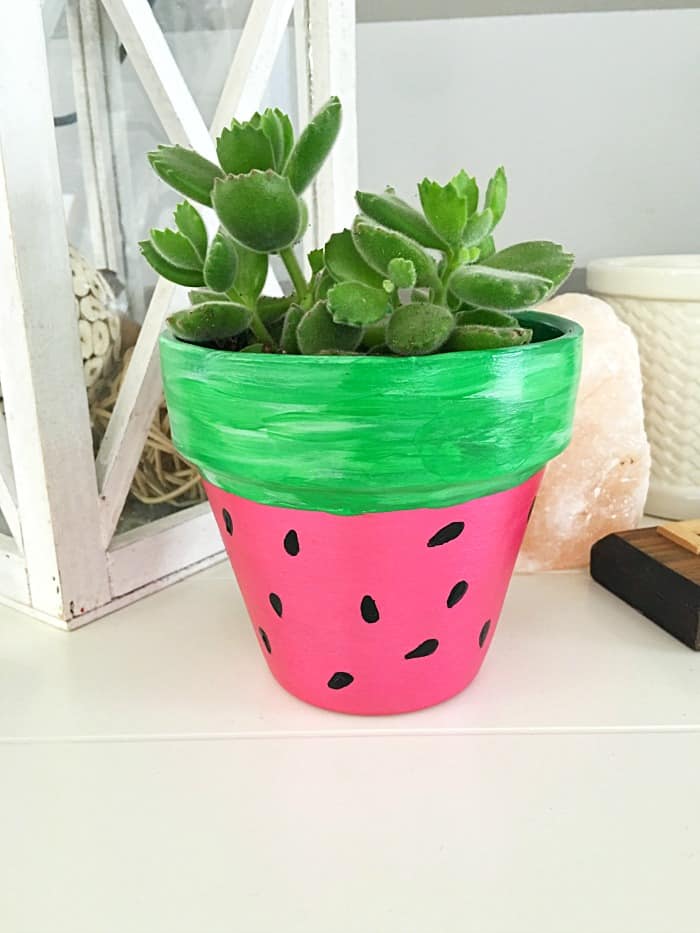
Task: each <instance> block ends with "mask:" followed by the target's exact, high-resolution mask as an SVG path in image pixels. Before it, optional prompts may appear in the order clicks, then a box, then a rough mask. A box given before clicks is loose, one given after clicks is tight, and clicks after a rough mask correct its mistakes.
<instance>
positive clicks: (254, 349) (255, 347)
mask: <svg viewBox="0 0 700 933" xmlns="http://www.w3.org/2000/svg"><path fill="white" fill-rule="evenodd" d="M238 352H239V353H264V352H265V345H264V344H262V343H249V344H248V346H247V347H243V349H242V350H239V351H238Z"/></svg>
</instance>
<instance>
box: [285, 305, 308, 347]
mask: <svg viewBox="0 0 700 933" xmlns="http://www.w3.org/2000/svg"><path fill="white" fill-rule="evenodd" d="M304 313H305V312H304V309H303V308H300V307H299V305H292V306H291V307H290V309H289V311H287V313H286V315H285V317H284V326H283V327H282V336H281V338H280V349H281V350H282V352H283V353H299V352H300V351H299V343H298V341H297V328H298V327H299V321H301V319H302V318H303V317H304Z"/></svg>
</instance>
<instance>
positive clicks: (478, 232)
mask: <svg viewBox="0 0 700 933" xmlns="http://www.w3.org/2000/svg"><path fill="white" fill-rule="evenodd" d="M492 230H493V214H492V213H491V208H489V207H487V208H485V209H484V210H483V211H481V213H480V214H472V216H471V217H470V218H469V220H468V221H467V226H466V227H465V228H464V236H463V237H462V242H463V245H464V246H477V245H478V244H479V243H481V241H482V240H483V239H484V237H487V236H488V235H489V233H490V232H491V231H492Z"/></svg>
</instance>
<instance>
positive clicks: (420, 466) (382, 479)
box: [160, 311, 583, 515]
mask: <svg viewBox="0 0 700 933" xmlns="http://www.w3.org/2000/svg"><path fill="white" fill-rule="evenodd" d="M518 318H519V319H520V320H521V322H522V323H523V324H524V325H526V326H528V327H532V328H533V329H534V331H535V340H536V341H537V342H536V343H531V344H528V345H527V346H524V347H509V348H507V349H501V350H478V351H467V352H461V353H441V354H436V355H434V356H421V357H403V358H395V357H380V356H374V357H360V356H358V357H353V356H283V355H271V354H270V355H262V354H254V353H250V354H248V353H231V352H225V351H221V350H208V349H205V348H203V347H198V346H196V345H194V344H189V343H184V342H183V341H180V340H177V339H176V338H175V337H173V336H172V335H171V334H168V333H165V334H163V335H162V336H161V338H160V353H161V361H162V368H163V382H164V386H165V396H166V399H167V403H168V409H169V412H170V421H171V426H172V432H173V439H174V442H175V446H176V447H177V449H178V450H179V451H180V453H181V454H182V455H183V456H184V457H185V458H186V459H187V460H189V461H191V462H192V463H194V464H195V465H196V466H197V467H199V469H200V470H201V472H202V475H203V476H204V477H205V478H206V479H207V480H209V482H211V483H214V484H215V485H216V486H219V487H221V488H222V489H224V490H226V491H227V492H232V493H235V494H237V495H240V496H244V497H245V498H248V499H252V500H253V501H255V502H261V503H264V504H266V505H275V506H286V507H289V508H298V509H311V510H315V511H324V512H332V513H335V514H339V515H357V514H360V513H363V512H386V511H394V510H397V509H415V508H425V507H434V508H437V507H441V506H447V505H455V504H457V503H458V502H466V501H468V500H469V499H475V498H477V497H479V496H485V495H489V494H491V493H494V492H500V491H501V490H503V489H509V488H510V487H512V486H515V485H517V484H518V483H521V482H524V481H525V480H526V479H528V477H530V476H532V475H533V473H536V472H537V471H538V470H539V469H541V468H542V467H543V466H544V465H545V464H546V463H547V461H548V460H551V459H552V457H555V456H556V455H557V454H558V453H560V452H561V451H562V450H563V449H564V448H565V447H566V446H567V444H568V443H569V439H570V437H571V425H572V420H573V413H574V403H575V400H576V389H577V386H578V378H579V372H580V366H581V342H582V334H583V331H582V329H581V328H580V327H579V325H578V324H575V323H573V322H572V321H568V320H566V319H565V318H560V317H555V316H554V315H550V314H543V313H541V312H537V311H528V312H524V313H522V314H519V315H518Z"/></svg>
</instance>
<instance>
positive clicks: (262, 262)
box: [233, 243, 268, 305]
mask: <svg viewBox="0 0 700 933" xmlns="http://www.w3.org/2000/svg"><path fill="white" fill-rule="evenodd" d="M234 247H235V249H236V255H237V257H238V263H237V270H236V279H235V281H234V283H233V287H234V288H235V289H236V291H237V292H238V294H239V295H240V296H241V298H242V299H243V300H244V301H245V303H246V304H249V305H252V304H253V303H254V302H255V301H256V300H257V298H258V295H259V294H260V292H261V291H262V290H263V287H264V285H265V279H266V278H267V266H268V259H267V254H266V253H254V252H253V250H251V249H246V248H245V246H241V244H240V243H234Z"/></svg>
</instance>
